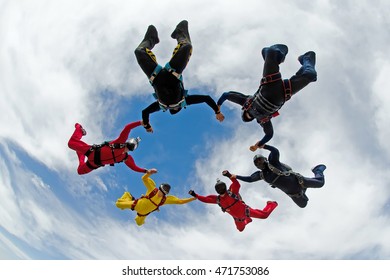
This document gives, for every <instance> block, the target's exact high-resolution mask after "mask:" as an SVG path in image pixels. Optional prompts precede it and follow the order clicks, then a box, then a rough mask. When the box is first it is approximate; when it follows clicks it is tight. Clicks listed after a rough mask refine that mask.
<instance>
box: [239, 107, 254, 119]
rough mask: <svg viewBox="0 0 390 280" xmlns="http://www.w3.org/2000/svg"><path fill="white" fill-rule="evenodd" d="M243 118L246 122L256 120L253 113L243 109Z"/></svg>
mask: <svg viewBox="0 0 390 280" xmlns="http://www.w3.org/2000/svg"><path fill="white" fill-rule="evenodd" d="M241 119H242V120H243V121H244V122H251V121H253V120H254V117H252V116H251V115H249V113H248V111H247V110H242V114H241Z"/></svg>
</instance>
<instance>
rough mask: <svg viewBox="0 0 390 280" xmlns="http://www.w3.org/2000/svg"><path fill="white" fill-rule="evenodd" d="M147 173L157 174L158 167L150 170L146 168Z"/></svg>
mask: <svg viewBox="0 0 390 280" xmlns="http://www.w3.org/2000/svg"><path fill="white" fill-rule="evenodd" d="M146 173H148V174H155V173H157V169H156V168H151V169H148V170H146Z"/></svg>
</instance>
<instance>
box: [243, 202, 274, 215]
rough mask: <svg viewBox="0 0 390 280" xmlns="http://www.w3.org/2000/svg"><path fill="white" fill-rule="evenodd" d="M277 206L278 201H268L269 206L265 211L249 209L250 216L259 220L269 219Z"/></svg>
mask: <svg viewBox="0 0 390 280" xmlns="http://www.w3.org/2000/svg"><path fill="white" fill-rule="evenodd" d="M277 206H278V203H277V202H276V201H267V205H266V206H265V207H264V209H263V210H260V209H252V208H250V207H249V216H250V217H252V218H257V219H267V218H268V216H269V215H270V214H271V213H272V211H274V210H275V208H276V207H277Z"/></svg>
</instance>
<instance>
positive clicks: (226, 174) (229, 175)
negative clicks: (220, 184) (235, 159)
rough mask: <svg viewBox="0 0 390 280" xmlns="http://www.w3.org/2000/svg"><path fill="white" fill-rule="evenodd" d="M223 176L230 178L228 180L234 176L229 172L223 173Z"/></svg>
mask: <svg viewBox="0 0 390 280" xmlns="http://www.w3.org/2000/svg"><path fill="white" fill-rule="evenodd" d="M222 175H223V176H225V177H228V178H230V177H231V176H232V174H230V172H229V171H228V170H224V171H222Z"/></svg>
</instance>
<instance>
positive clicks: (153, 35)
mask: <svg viewBox="0 0 390 280" xmlns="http://www.w3.org/2000/svg"><path fill="white" fill-rule="evenodd" d="M159 42H160V39H159V38H158V33H157V29H156V27H154V25H149V26H148V30H146V33H145V37H144V39H143V40H142V42H141V43H140V44H139V46H138V48H148V49H149V50H151V49H153V47H154V46H155V45H156V44H158V43H159Z"/></svg>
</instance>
